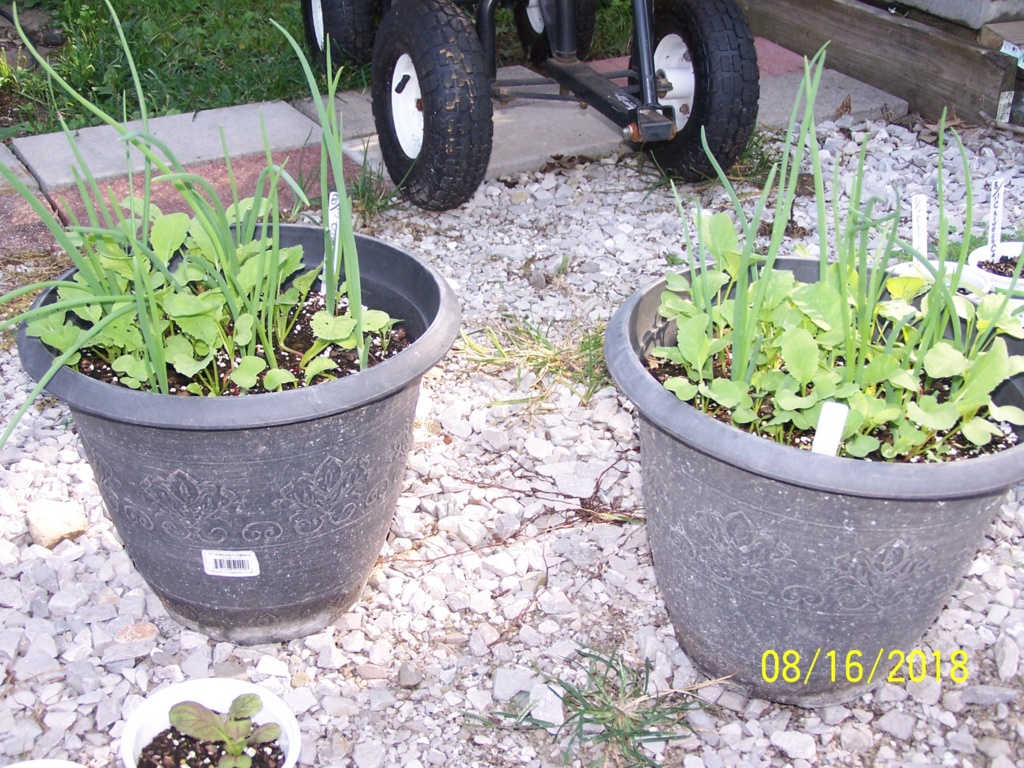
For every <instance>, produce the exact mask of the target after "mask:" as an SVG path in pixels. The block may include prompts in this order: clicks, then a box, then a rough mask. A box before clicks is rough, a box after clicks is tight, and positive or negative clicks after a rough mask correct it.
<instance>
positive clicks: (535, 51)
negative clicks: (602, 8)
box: [512, 0, 597, 66]
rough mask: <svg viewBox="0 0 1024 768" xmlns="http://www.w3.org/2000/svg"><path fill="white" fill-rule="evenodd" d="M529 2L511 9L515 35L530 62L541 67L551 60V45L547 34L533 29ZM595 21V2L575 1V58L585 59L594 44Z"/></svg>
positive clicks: (524, 1) (517, 4)
mask: <svg viewBox="0 0 1024 768" xmlns="http://www.w3.org/2000/svg"><path fill="white" fill-rule="evenodd" d="M528 5H529V0H518V2H517V3H516V4H515V6H513V8H512V15H513V16H514V17H515V20H516V33H517V34H518V35H519V41H520V42H521V43H522V44H523V50H524V51H525V52H526V55H527V56H528V57H529V59H530V61H531V62H533V64H535V65H536V66H541V65H543V64H544V62H545V61H547V60H548V59H549V58H551V45H550V44H549V43H548V36H547V33H546V32H545V31H544V30H543V29H542V30H539V31H538V30H537V29H535V28H534V26H533V24H532V23H531V22H530V17H529V16H528V15H527V11H526V9H527V6H528ZM596 20H597V0H576V58H577V59H585V58H586V57H587V54H589V53H590V46H591V44H592V43H593V42H594V25H595V23H596Z"/></svg>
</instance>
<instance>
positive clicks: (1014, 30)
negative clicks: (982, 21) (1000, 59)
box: [978, 21, 1024, 50]
mask: <svg viewBox="0 0 1024 768" xmlns="http://www.w3.org/2000/svg"><path fill="white" fill-rule="evenodd" d="M1004 41H1007V42H1011V43H1013V44H1014V45H1024V21H1004V22H1002V23H1001V24H986V25H985V26H984V27H982V28H981V39H980V40H979V41H978V42H980V43H981V44H982V45H984V46H986V47H988V48H995V49H996V50H999V49H1000V48H1002V47H1003V42H1004Z"/></svg>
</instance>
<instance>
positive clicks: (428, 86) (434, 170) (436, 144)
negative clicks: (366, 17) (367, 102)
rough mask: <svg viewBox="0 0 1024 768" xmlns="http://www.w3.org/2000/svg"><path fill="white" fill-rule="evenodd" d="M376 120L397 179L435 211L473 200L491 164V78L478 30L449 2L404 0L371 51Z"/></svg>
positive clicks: (390, 169) (421, 203) (385, 154)
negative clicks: (471, 198) (488, 165)
mask: <svg viewBox="0 0 1024 768" xmlns="http://www.w3.org/2000/svg"><path fill="white" fill-rule="evenodd" d="M371 101H372V105H373V119H374V122H375V123H376V126H377V135H378V138H379V140H380V151H381V155H382V156H383V158H384V164H385V165H386V166H387V169H388V173H389V174H390V176H391V178H392V180H393V181H394V182H395V183H396V184H397V185H398V186H399V187H400V189H401V190H402V192H403V194H404V195H405V197H406V198H408V199H409V200H410V201H412V202H413V203H415V204H416V205H418V206H420V207H421V208H427V209H429V210H435V211H443V210H448V209H449V208H455V207H457V206H459V205H462V204H463V203H464V202H466V201H467V200H469V198H470V197H472V196H473V193H474V192H475V191H476V189H477V187H478V186H480V182H481V181H482V180H483V177H484V172H485V171H486V170H487V164H488V163H489V162H490V159H491V143H492V139H493V116H492V105H491V97H490V79H489V77H488V74H487V66H486V64H485V62H484V55H483V51H482V50H481V47H480V40H479V38H478V37H477V34H476V30H475V29H474V28H473V26H472V24H471V23H470V21H469V19H468V18H467V17H466V16H465V15H464V14H463V13H462V12H461V11H460V10H459V8H458V7H456V6H455V5H454V4H453V3H451V2H449V0H398V2H396V3H395V4H394V5H393V6H392V7H391V9H390V10H389V11H388V12H387V13H386V14H385V16H384V19H383V21H382V22H381V25H380V30H379V33H378V34H377V42H376V45H375V46H374V51H373V78H372V87H371Z"/></svg>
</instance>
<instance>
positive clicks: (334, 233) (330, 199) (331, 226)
mask: <svg viewBox="0 0 1024 768" xmlns="http://www.w3.org/2000/svg"><path fill="white" fill-rule="evenodd" d="M340 222H341V200H340V199H339V198H338V193H337V191H335V190H333V189H332V190H331V192H330V194H329V195H328V196H327V231H328V232H330V233H331V252H330V253H328V254H327V257H326V258H325V259H324V279H323V280H321V281H320V293H321V294H325V293H327V259H330V260H331V262H332V263H333V264H334V265H335V268H334V273H335V274H337V273H338V266H337V265H338V263H339V259H338V250H339V248H340V247H341V243H340V241H339V240H338V227H339V225H340Z"/></svg>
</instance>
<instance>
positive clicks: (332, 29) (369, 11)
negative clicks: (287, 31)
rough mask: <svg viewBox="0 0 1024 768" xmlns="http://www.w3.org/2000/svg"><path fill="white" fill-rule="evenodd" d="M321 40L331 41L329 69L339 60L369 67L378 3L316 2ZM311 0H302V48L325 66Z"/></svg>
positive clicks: (367, 0)
mask: <svg viewBox="0 0 1024 768" xmlns="http://www.w3.org/2000/svg"><path fill="white" fill-rule="evenodd" d="M320 8H321V16H322V17H323V18H322V21H323V34H324V38H326V39H327V40H330V41H331V66H332V67H334V68H337V67H338V66H340V65H341V63H342V62H343V61H348V62H354V63H356V64H369V63H370V59H371V58H372V56H373V39H374V32H375V30H376V28H377V21H378V20H379V18H380V2H379V0H320ZM314 13H315V11H314V10H313V2H312V0H302V23H303V27H304V28H305V31H306V45H307V46H308V47H309V50H310V52H311V53H312V54H313V57H314V58H315V59H316V61H318V62H320V63H321V64H326V61H327V56H326V53H325V50H324V47H325V46H324V39H321V37H320V36H319V35H318V34H317V32H316V26H315V24H314V21H315V20H314V18H313V14H314Z"/></svg>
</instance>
